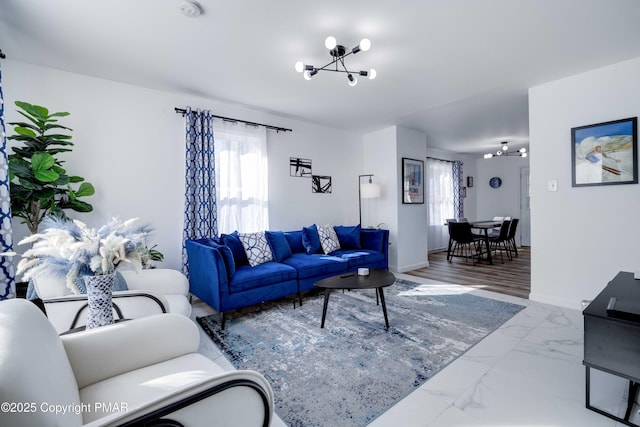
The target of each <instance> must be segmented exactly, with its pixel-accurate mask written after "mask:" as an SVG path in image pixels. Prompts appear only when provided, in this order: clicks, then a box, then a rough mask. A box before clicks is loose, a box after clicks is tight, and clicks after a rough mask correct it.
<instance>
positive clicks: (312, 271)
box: [284, 253, 348, 279]
mask: <svg viewBox="0 0 640 427" xmlns="http://www.w3.org/2000/svg"><path fill="white" fill-rule="evenodd" d="M284 263H285V264H287V265H290V266H292V267H294V268H295V269H296V270H297V271H298V278H299V279H304V278H307V277H312V276H320V275H327V274H339V273H342V272H344V271H346V270H347V266H348V264H347V261H346V260H344V259H342V258H339V257H335V256H331V255H324V254H312V255H307V254H300V253H298V254H293V255H292V256H291V257H289V258H287V259H286V260H284Z"/></svg>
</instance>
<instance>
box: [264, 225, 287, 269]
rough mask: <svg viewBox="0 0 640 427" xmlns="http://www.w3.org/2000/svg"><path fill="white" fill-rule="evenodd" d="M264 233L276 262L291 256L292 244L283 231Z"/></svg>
mask: <svg viewBox="0 0 640 427" xmlns="http://www.w3.org/2000/svg"><path fill="white" fill-rule="evenodd" d="M264 234H265V236H266V237H267V242H269V246H271V252H272V253H273V259H274V260H275V261H276V262H282V261H284V260H285V259H287V258H289V257H290V256H291V246H289V242H288V241H287V238H286V237H285V236H284V233H283V232H282V231H265V232H264Z"/></svg>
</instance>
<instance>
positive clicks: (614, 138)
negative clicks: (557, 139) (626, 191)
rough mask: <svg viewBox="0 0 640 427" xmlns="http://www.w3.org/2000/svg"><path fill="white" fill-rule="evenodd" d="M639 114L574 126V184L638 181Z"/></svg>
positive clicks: (572, 164) (630, 182)
mask: <svg viewBox="0 0 640 427" xmlns="http://www.w3.org/2000/svg"><path fill="white" fill-rule="evenodd" d="M637 121H638V119H637V117H631V118H628V119H621V120H614V121H611V122H604V123H596V124H593V125H587V126H580V127H575V128H572V129H571V185H572V186H573V187H586V186H593V185H616V184H637V183H638V137H637V127H638V125H637Z"/></svg>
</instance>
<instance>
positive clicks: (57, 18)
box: [0, 0, 640, 153]
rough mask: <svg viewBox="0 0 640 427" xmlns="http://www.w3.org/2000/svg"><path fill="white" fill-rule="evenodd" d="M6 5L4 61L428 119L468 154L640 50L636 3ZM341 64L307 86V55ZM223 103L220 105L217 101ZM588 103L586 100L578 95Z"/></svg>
mask: <svg viewBox="0 0 640 427" xmlns="http://www.w3.org/2000/svg"><path fill="white" fill-rule="evenodd" d="M199 2H200V4H201V6H202V9H203V11H204V13H203V15H201V16H200V17H198V18H187V17H184V16H182V15H180V14H179V13H178V4H179V3H180V0H91V1H88V0H55V1H51V0H0V49H2V50H3V52H4V53H5V54H6V55H7V57H8V58H10V59H14V60H18V61H24V62H29V63H33V64H39V65H43V66H47V67H52V68H57V69H61V70H67V71H72V72H76V73H82V74H87V75H91V76H96V77H101V78H104V79H109V80H115V81H121V82H127V83H131V84H135V85H139V86H145V87H150V88H157V89H161V90H176V91H183V92H187V93H193V94H198V95H202V96H206V97H210V98H213V99H219V100H222V101H226V102H234V103H239V104H243V105H248V106H252V107H253V108H259V109H264V110H267V111H270V112H274V113H276V114H280V115H285V116H291V117H296V118H300V119H303V120H308V121H312V122H315V123H319V124H323V125H328V126H333V127H337V128H342V129H347V130H352V131H357V132H369V131H374V130H377V129H381V128H384V127H387V126H391V125H400V126H405V127H409V128H413V129H417V130H420V131H422V132H424V133H425V134H426V135H427V138H428V144H429V146H432V147H437V148H443V149H447V150H451V151H457V152H470V153H471V152H475V153H480V152H484V151H487V150H492V151H494V149H497V147H498V143H499V142H500V141H504V140H507V141H509V142H511V143H512V146H514V147H516V148H517V147H518V146H520V145H526V144H528V108H527V88H528V87H531V86H535V85H538V84H541V83H545V82H548V81H552V80H557V79H559V78H562V77H566V76H570V75H573V74H577V73H580V72H583V71H587V70H591V69H594V68H598V67H601V66H605V65H608V64H612V63H616V62H620V61H624V60H627V59H631V58H634V57H638V56H640V1H638V0H394V1H391V0H386V1H385V0H369V1H355V0H349V1H346V0H342V1H336V0H325V1H314V2H312V1H303V0H269V1H267V0H253V1H251V0H199ZM328 35H333V36H334V37H336V39H337V40H338V43H339V44H343V45H345V46H346V47H347V48H348V49H350V48H352V47H354V46H355V45H357V44H358V42H359V41H360V39H361V38H364V37H366V38H369V39H370V40H371V42H372V47H371V50H370V51H368V52H360V53H358V54H357V55H351V56H349V57H348V58H347V60H346V64H347V66H348V67H349V68H350V69H356V70H360V69H363V70H367V69H369V68H375V69H376V70H377V74H378V76H377V78H376V79H375V80H367V79H364V78H361V80H360V82H359V83H358V85H357V86H355V87H349V86H348V85H347V81H346V80H347V79H346V76H345V75H344V74H339V73H327V72H320V73H319V74H318V75H317V76H315V77H314V78H313V79H312V81H305V80H304V79H303V78H302V76H301V75H300V74H298V73H296V72H295V70H294V67H293V66H294V64H295V62H296V61H299V60H302V61H304V62H305V63H310V64H313V65H316V66H322V65H325V64H326V63H328V62H330V60H331V57H330V55H329V54H328V51H327V50H326V48H325V47H324V39H325V38H326V36H328ZM212 107H213V108H215V105H212ZM576 107H577V108H579V106H576Z"/></svg>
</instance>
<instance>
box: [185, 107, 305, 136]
mask: <svg viewBox="0 0 640 427" xmlns="http://www.w3.org/2000/svg"><path fill="white" fill-rule="evenodd" d="M175 110H176V113H178V114H182V115H183V116H184V115H185V114H186V112H187V110H185V109H184V108H178V107H176V108H175ZM211 116H212V117H216V118H218V119H222V120H224V121H225V122H240V123H245V124H247V125H252V126H264V127H266V128H267V129H271V130H275V131H276V132H280V131H282V132H293V131H292V130H291V129H287V128H281V127H279V126H272V125H265V124H263V123H255V122H248V121H246V120H240V119H232V118H231V117H223V116H216V115H215V114H212V115H211Z"/></svg>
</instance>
